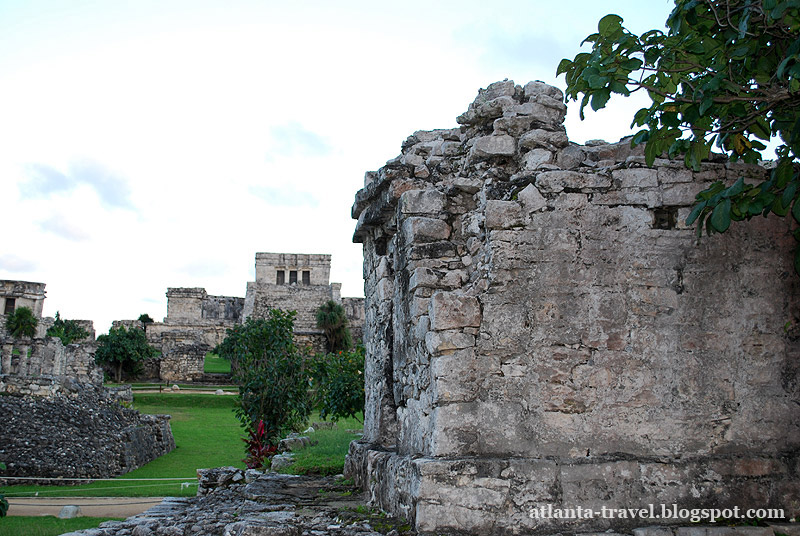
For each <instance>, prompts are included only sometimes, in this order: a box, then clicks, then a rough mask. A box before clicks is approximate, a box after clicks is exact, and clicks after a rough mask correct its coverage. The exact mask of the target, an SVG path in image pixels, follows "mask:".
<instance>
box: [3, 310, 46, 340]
mask: <svg viewBox="0 0 800 536" xmlns="http://www.w3.org/2000/svg"><path fill="white" fill-rule="evenodd" d="M38 325H39V319H38V318H36V317H35V316H34V315H33V311H32V310H31V308H30V307H17V308H16V309H15V310H14V312H13V313H11V314H10V315H8V316H7V317H6V331H8V333H9V335H11V336H12V337H30V338H33V337H35V336H36V326H38Z"/></svg>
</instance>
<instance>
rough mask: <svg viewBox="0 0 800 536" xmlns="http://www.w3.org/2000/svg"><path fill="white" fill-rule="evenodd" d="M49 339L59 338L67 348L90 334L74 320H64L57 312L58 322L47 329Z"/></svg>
mask: <svg viewBox="0 0 800 536" xmlns="http://www.w3.org/2000/svg"><path fill="white" fill-rule="evenodd" d="M47 336H48V337H58V338H59V339H61V343H62V344H63V345H64V346H66V345H68V344H72V343H73V342H74V341H78V340H81V339H84V338H86V337H88V336H89V332H88V331H86V330H85V329H83V328H82V327H81V326H80V324H78V323H77V322H75V321H74V320H63V319H62V318H61V315H60V314H59V312H58V311H56V321H55V322H53V325H52V326H50V327H49V328H47Z"/></svg>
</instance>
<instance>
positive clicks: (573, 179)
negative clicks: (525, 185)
mask: <svg viewBox="0 0 800 536" xmlns="http://www.w3.org/2000/svg"><path fill="white" fill-rule="evenodd" d="M610 186H611V179H609V178H608V177H605V176H603V175H595V174H591V173H578V172H577V171H562V170H558V171H545V172H543V173H540V174H539V176H538V177H536V187H537V188H538V189H539V191H541V192H553V193H558V192H562V191H564V189H565V188H569V189H574V190H581V191H587V190H589V191H591V190H599V189H605V188H609V187H610Z"/></svg>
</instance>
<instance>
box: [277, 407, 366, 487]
mask: <svg viewBox="0 0 800 536" xmlns="http://www.w3.org/2000/svg"><path fill="white" fill-rule="evenodd" d="M317 417H318V416H317ZM359 417H360V418H362V417H363V416H362V415H359ZM312 420H314V419H312ZM317 420H319V419H317ZM362 426H363V425H362V424H361V422H360V421H358V420H356V419H341V420H339V421H337V422H336V423H335V424H334V426H333V428H332V429H329V430H326V429H320V430H316V431H314V433H312V434H309V438H310V439H312V440H314V441H317V442H318V443H317V444H316V445H314V446H311V447H307V448H305V449H303V450H300V451H297V452H296V453H295V455H294V459H295V462H294V463H293V464H292V465H290V466H288V467H287V468H286V469H284V470H282V471H281V472H282V473H291V474H297V475H302V474H321V475H337V474H339V473H341V472H342V471H343V470H344V457H345V455H346V454H347V449H348V448H349V447H350V442H351V441H353V440H355V439H358V437H359V436H358V435H355V434H353V433H350V432H347V430H361V428H362Z"/></svg>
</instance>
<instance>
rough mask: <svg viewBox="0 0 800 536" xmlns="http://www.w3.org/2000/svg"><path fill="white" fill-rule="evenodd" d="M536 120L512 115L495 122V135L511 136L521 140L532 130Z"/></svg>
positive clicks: (527, 116)
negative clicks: (521, 137)
mask: <svg viewBox="0 0 800 536" xmlns="http://www.w3.org/2000/svg"><path fill="white" fill-rule="evenodd" d="M533 122H534V119H533V117H531V116H529V115H512V116H504V117H499V118H497V119H495V120H494V123H493V124H492V128H493V130H494V132H495V134H509V135H511V136H514V137H515V138H519V137H520V136H522V135H523V134H524V133H525V132H527V131H529V130H530V129H531V125H532V124H533Z"/></svg>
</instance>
